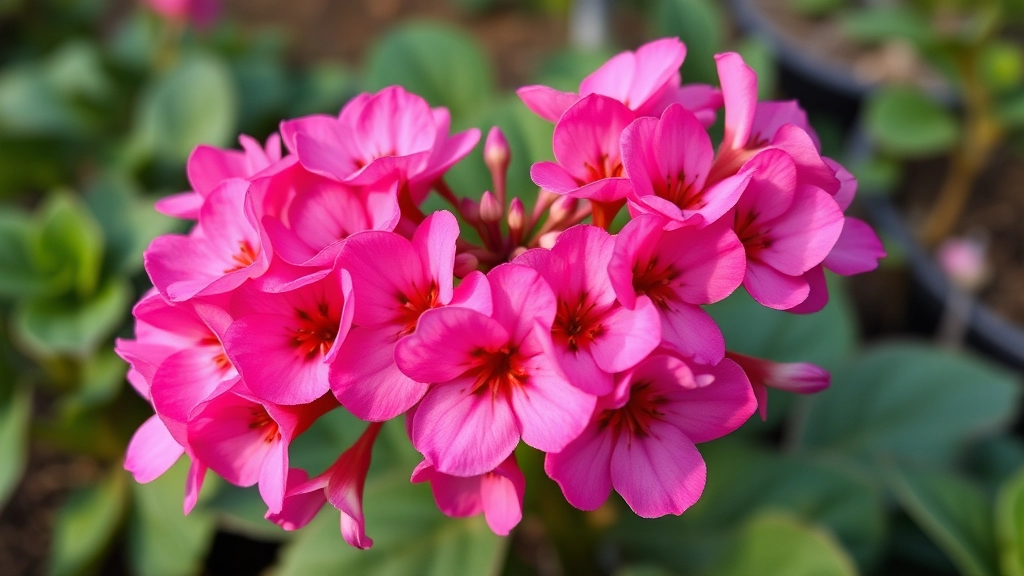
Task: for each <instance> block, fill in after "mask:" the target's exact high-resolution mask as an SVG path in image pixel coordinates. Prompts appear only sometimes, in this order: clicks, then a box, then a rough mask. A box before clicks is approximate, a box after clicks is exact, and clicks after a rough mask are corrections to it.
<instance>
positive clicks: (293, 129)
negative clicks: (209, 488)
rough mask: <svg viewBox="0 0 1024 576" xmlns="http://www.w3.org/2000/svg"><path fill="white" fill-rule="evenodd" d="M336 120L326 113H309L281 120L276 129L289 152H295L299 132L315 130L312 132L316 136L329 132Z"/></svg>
mask: <svg viewBox="0 0 1024 576" xmlns="http://www.w3.org/2000/svg"><path fill="white" fill-rule="evenodd" d="M336 120H337V119H336V118H334V117H332V116H328V115H327V114H311V115H309V116H303V117H301V118H294V119H292V120H284V121H282V122H281V124H280V126H278V131H279V132H280V133H281V139H282V140H283V141H284V145H285V147H286V148H288V151H289V152H291V153H292V154H295V152H296V140H297V135H298V133H299V132H307V133H309V132H313V131H317V132H313V134H316V135H317V136H319V135H321V134H322V133H331V132H332V131H333V129H334V127H333V124H334V122H335V121H336ZM318 130H319V131H318ZM320 131H322V132H320Z"/></svg>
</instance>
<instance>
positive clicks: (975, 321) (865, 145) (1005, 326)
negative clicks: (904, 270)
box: [847, 129, 1024, 370]
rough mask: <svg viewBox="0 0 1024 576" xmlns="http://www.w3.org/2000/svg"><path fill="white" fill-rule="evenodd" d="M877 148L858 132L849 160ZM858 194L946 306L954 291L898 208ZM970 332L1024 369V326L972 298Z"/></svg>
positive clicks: (881, 197)
mask: <svg viewBox="0 0 1024 576" xmlns="http://www.w3.org/2000/svg"><path fill="white" fill-rule="evenodd" d="M874 148H875V147H874V144H873V143H872V142H871V140H870V138H868V137H867V136H866V135H865V133H864V131H863V129H857V130H855V132H854V134H853V136H852V137H851V139H850V141H849V144H848V148H847V152H848V157H849V158H850V160H851V161H857V160H859V159H861V160H862V159H866V158H869V157H870V155H871V154H872V152H873V151H874ZM859 192H860V194H858V199H859V201H860V202H861V205H862V206H864V208H865V209H866V210H867V213H868V216H869V217H870V219H871V220H872V222H873V223H874V224H875V225H876V226H877V227H878V228H879V230H880V231H881V232H882V234H884V235H885V236H886V237H888V239H889V240H891V241H892V242H894V243H895V244H896V245H898V246H899V248H900V250H901V251H902V253H903V254H904V255H905V257H906V260H907V263H908V265H909V268H910V271H911V273H912V274H913V276H914V277H915V278H916V280H917V281H918V282H919V283H920V284H921V285H922V286H923V287H924V289H925V290H926V291H927V292H928V295H929V296H931V297H932V298H934V299H935V300H936V301H937V302H939V303H940V305H942V306H943V307H945V304H946V300H947V299H948V298H949V295H950V294H951V293H952V290H954V288H953V286H952V284H951V283H950V281H949V279H948V278H946V275H945V274H943V272H942V270H941V269H940V268H939V265H938V264H937V263H936V262H935V260H934V259H933V258H932V257H931V256H930V255H929V254H928V252H927V251H926V250H925V249H924V247H923V246H922V245H921V244H920V242H918V241H917V239H916V238H915V237H914V234H913V232H912V230H911V229H910V227H909V226H908V225H907V223H906V221H905V220H904V218H903V215H902V213H901V212H900V210H899V208H897V206H896V204H895V203H894V202H893V201H892V199H891V198H890V197H889V195H888V194H886V193H885V192H884V191H879V190H864V189H863V188H862V189H861V190H860V191H859ZM968 330H969V332H968V337H969V338H970V339H971V340H973V341H974V342H976V343H978V344H980V346H981V347H982V348H983V349H985V350H983V351H984V352H989V353H990V355H991V356H994V357H996V358H998V359H999V360H1001V361H1003V362H1004V363H1005V364H1008V365H1010V366H1012V367H1014V368H1017V369H1019V370H1024V326H1020V325H1017V324H1015V323H1013V322H1011V321H1010V320H1009V319H1007V318H1005V317H1003V316H1002V315H1000V314H999V313H997V312H996V311H994V310H993V309H992V308H990V307H989V306H987V305H986V304H984V303H983V302H981V301H979V300H978V299H977V298H974V297H971V298H970V315H969V320H968Z"/></svg>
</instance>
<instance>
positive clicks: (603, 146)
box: [552, 94, 635, 183]
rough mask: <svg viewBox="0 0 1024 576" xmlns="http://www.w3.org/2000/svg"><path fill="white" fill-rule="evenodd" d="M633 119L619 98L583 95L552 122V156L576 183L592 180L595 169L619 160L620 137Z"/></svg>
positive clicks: (603, 167) (608, 166)
mask: <svg viewBox="0 0 1024 576" xmlns="http://www.w3.org/2000/svg"><path fill="white" fill-rule="evenodd" d="M634 118H635V116H634V114H633V112H632V111H631V110H630V109H629V108H627V107H626V106H625V105H624V104H622V103H621V102H619V101H618V100H615V99H612V98H608V97H606V96H601V95H598V94H591V95H589V96H585V97H583V98H582V99H581V100H580V101H579V102H577V103H576V104H574V105H573V106H572V108H569V109H568V110H566V112H565V114H563V115H562V118H561V119H560V120H559V121H558V124H556V125H555V132H554V136H553V137H552V146H553V148H554V152H555V158H556V159H557V160H558V163H559V164H560V165H561V166H562V167H563V168H565V170H566V171H567V172H568V173H569V174H571V175H572V176H573V178H575V179H576V180H577V181H578V182H580V183H586V182H593V181H595V180H596V179H597V178H595V170H597V171H598V172H604V171H605V169H606V168H608V169H610V168H611V167H612V166H614V165H616V164H618V163H620V162H621V155H620V150H619V137H620V136H621V135H622V131H623V130H625V128H626V126H629V124H630V122H632V121H633V120H634ZM604 176H605V177H608V176H618V174H613V173H604Z"/></svg>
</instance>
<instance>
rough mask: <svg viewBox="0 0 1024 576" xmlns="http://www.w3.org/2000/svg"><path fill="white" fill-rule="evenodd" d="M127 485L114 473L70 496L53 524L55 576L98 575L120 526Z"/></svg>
mask: <svg viewBox="0 0 1024 576" xmlns="http://www.w3.org/2000/svg"><path fill="white" fill-rule="evenodd" d="M128 482H129V479H128V476H127V475H126V474H125V473H124V472H123V471H121V470H115V471H113V472H112V473H110V474H108V475H107V476H106V477H105V478H103V479H101V480H100V481H99V482H98V483H96V484H94V485H91V486H86V487H84V488H79V489H77V490H75V491H74V492H72V493H71V495H70V496H68V499H67V500H66V501H65V502H64V505H63V506H62V507H61V509H60V512H59V513H58V514H57V518H56V520H55V522H54V532H53V543H52V545H51V554H50V574H52V576H77V575H80V574H90V573H95V571H96V570H97V568H98V564H99V562H100V561H101V560H102V558H103V553H104V552H105V551H106V550H107V549H108V548H109V547H110V546H111V543H112V542H113V540H114V536H115V535H116V534H117V529H118V527H119V526H120V525H121V521H122V517H123V515H124V509H125V505H126V499H127V497H128V486H127V483H128Z"/></svg>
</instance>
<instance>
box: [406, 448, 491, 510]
mask: <svg viewBox="0 0 1024 576" xmlns="http://www.w3.org/2000/svg"><path fill="white" fill-rule="evenodd" d="M483 478H484V477H483V476H470V477H468V478H462V477H459V476H451V475H449V474H442V473H441V472H438V471H437V470H436V469H434V466H433V465H432V464H430V462H427V461H426V460H424V461H423V462H420V463H419V465H417V466H416V469H415V470H413V472H412V478H411V482H413V483H414V484H416V483H419V482H427V481H429V482H430V491H431V492H433V493H434V502H435V503H437V509H438V510H440V511H441V512H443V513H444V514H445V516H450V517H452V518H466V517H468V516H476V515H477V514H479V513H481V512H483V511H484V505H483V500H481V498H480V484H481V480H482V479H483Z"/></svg>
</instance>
